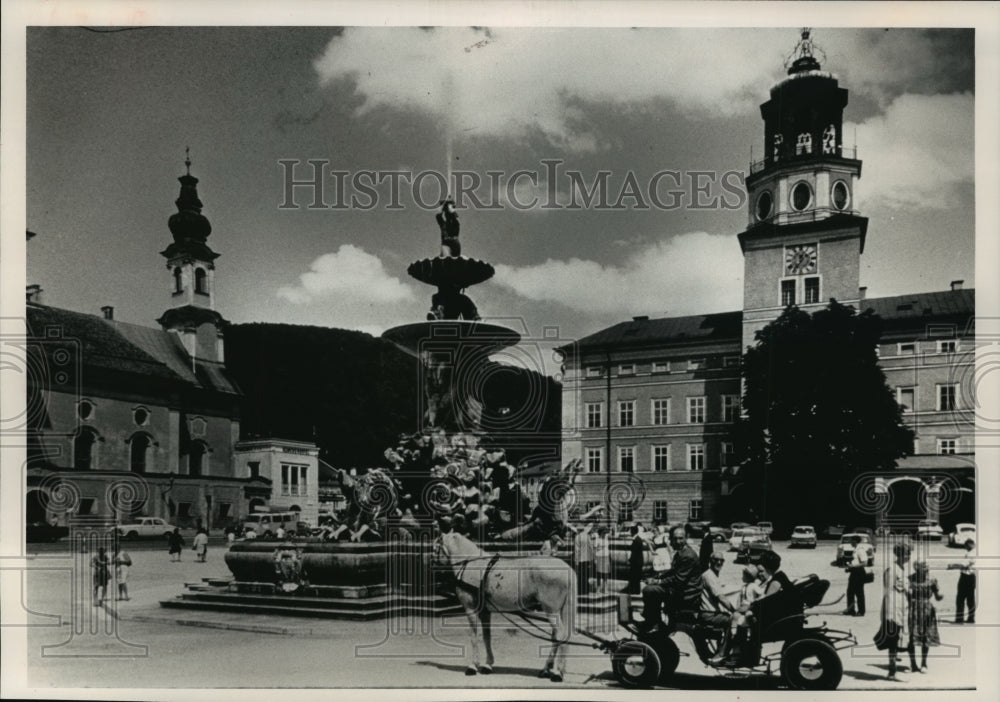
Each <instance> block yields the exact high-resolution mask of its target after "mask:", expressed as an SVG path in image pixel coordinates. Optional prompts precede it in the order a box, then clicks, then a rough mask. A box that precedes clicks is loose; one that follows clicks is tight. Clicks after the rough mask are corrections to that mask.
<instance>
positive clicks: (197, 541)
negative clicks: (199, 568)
mask: <svg viewBox="0 0 1000 702" xmlns="http://www.w3.org/2000/svg"><path fill="white" fill-rule="evenodd" d="M191 550H192V551H194V555H195V560H196V561H198V562H199V563H204V562H205V557H206V556H208V532H206V531H205V530H204V529H199V530H198V533H197V534H195V535H194V541H193V542H192V544H191Z"/></svg>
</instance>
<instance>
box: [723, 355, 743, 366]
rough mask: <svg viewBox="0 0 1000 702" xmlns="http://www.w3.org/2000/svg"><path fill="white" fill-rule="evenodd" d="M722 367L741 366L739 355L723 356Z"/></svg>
mask: <svg viewBox="0 0 1000 702" xmlns="http://www.w3.org/2000/svg"><path fill="white" fill-rule="evenodd" d="M722 367H723V368H739V367H740V357H739V356H723V357H722Z"/></svg>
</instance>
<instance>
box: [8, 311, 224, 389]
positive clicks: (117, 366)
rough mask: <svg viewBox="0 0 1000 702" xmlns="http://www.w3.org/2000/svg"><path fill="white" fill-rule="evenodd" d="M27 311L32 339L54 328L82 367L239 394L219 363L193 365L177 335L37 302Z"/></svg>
mask: <svg viewBox="0 0 1000 702" xmlns="http://www.w3.org/2000/svg"><path fill="white" fill-rule="evenodd" d="M26 311H27V325H28V329H29V330H30V333H31V334H32V335H33V336H34V337H40V338H53V337H49V336H48V334H47V332H46V330H47V329H55V330H58V332H59V334H60V335H61V339H64V340H67V342H69V343H78V344H79V345H80V346H79V351H80V363H81V365H82V367H83V368H94V369H100V370H106V371H114V372H118V373H125V374H131V375H139V376H143V377H145V378H157V379H160V380H163V381H166V382H168V383H169V382H172V383H177V384H178V385H179V386H182V387H183V386H185V385H186V386H188V387H194V388H198V389H202V390H210V391H216V392H222V393H229V394H240V391H239V388H238V387H237V386H236V384H235V383H234V382H233V381H232V380H231V379H230V378H229V375H228V374H227V372H226V370H225V367H224V366H223V365H222V364H218V363H205V362H201V361H199V362H197V363H196V364H194V365H192V363H191V358H190V356H188V354H187V351H186V350H185V349H184V346H183V345H182V344H181V342H180V339H179V338H178V337H177V335H176V334H171V333H170V332H166V331H163V330H162V329H153V328H151V327H143V326H140V325H137V324H129V323H126V322H119V321H115V320H110V319H104V318H102V317H98V316H96V315H92V314H84V313H81V312H73V311H71V310H65V309H61V308H59V307H49V306H47V305H40V304H37V303H28V304H27V305H26ZM57 338H58V337H57ZM45 346H46V350H47V351H55V350H56V346H57V344H52V345H48V344H46V345H45ZM50 346H51V348H49V347H50Z"/></svg>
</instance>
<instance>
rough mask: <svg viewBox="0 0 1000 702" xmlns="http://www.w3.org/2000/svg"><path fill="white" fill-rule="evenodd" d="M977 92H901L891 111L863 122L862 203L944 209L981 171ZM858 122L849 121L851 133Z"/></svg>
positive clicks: (859, 128) (859, 131)
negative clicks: (977, 149) (977, 152)
mask: <svg viewBox="0 0 1000 702" xmlns="http://www.w3.org/2000/svg"><path fill="white" fill-rule="evenodd" d="M974 116H975V100H974V98H973V96H972V95H971V94H968V93H964V94H958V95H901V96H899V97H898V98H896V99H895V100H894V101H893V102H892V103H891V104H890V105H889V106H888V107H887V108H886V110H885V113H884V114H882V115H880V116H878V117H874V118H872V119H869V120H867V121H865V122H862V123H861V124H858V125H856V126H857V134H858V137H857V140H858V151H859V154H858V155H859V158H861V159H862V160H863V161H864V171H863V172H862V179H861V185H860V187H859V193H858V202H859V205H863V204H864V203H866V202H867V203H872V204H879V205H884V206H888V207H894V208H906V207H919V208H929V209H941V208H945V207H948V206H950V205H952V204H953V203H954V199H955V194H956V188H957V187H958V186H959V185H962V184H965V183H971V182H972V181H973V177H974V169H975V134H974V128H975V125H974V121H975V120H974ZM854 126H855V125H850V124H848V125H846V127H845V133H846V134H848V135H850V134H851V133H852V132H851V130H852V129H853V127H854Z"/></svg>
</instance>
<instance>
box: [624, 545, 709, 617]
mask: <svg viewBox="0 0 1000 702" xmlns="http://www.w3.org/2000/svg"><path fill="white" fill-rule="evenodd" d="M670 546H671V547H672V548H673V549H674V556H673V558H672V559H671V562H670V570H668V571H667V572H665V573H664V574H663V576H662V577H661V578H660V580H659V582H657V583H653V584H650V585H647V586H646V587H644V588H643V590H642V616H643V621H642V622H641V623H640V624H639V629H640V630H642V631H650V630H652V629H654V628H655V627H656V626H658V625H659V624H660V622H661V619H660V613H661V611H662V609H663V605H664V604H666V605H667V609H668V610H670V611H671V612H677V611H680V610H695V611H697V610H698V609H699V607H700V599H701V569H700V568H699V562H698V554H697V553H696V552H695V550H694V549H693V548H691V547H690V546H689V545H688V543H687V534H686V532H685V530H684V527H683V526H676V527H674V528H673V529H671V530H670Z"/></svg>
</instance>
